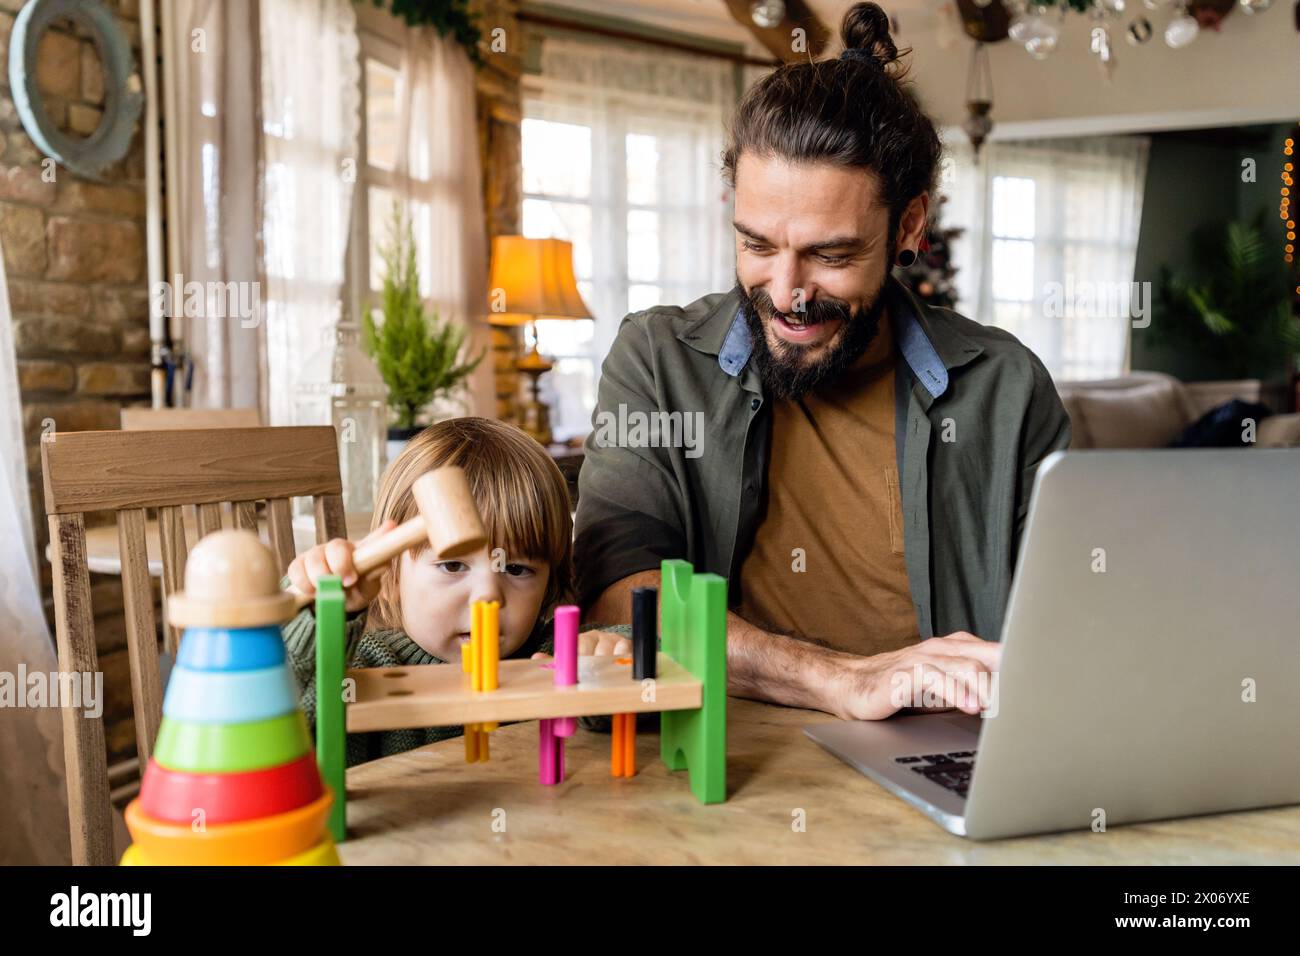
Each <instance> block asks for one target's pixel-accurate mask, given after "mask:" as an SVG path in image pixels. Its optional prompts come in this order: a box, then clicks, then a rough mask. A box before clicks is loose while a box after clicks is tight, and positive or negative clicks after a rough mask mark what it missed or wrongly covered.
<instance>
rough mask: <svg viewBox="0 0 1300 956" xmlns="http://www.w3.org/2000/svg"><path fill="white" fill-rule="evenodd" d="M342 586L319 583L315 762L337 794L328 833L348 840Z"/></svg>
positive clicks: (327, 580) (324, 580)
mask: <svg viewBox="0 0 1300 956" xmlns="http://www.w3.org/2000/svg"><path fill="white" fill-rule="evenodd" d="M343 600H344V599H343V585H342V583H341V582H340V581H339V579H338V578H336V577H324V578H321V579H320V580H319V581H317V582H316V763H317V765H318V766H319V767H320V773H321V777H322V778H323V779H324V780H325V783H326V785H327V786H328V787H329V788H330V790H331V791H332V792H333V794H334V804H333V806H331V807H330V818H329V831H330V834H331V835H332V836H333V837H334V841H335V842H336V843H340V842H342V841H343V840H345V839H346V838H347V828H348V823H347V820H348V815H347V812H348V811H347V789H346V787H345V784H344V770H345V769H346V767H347V716H346V710H345V708H344V704H343V663H344V662H343V654H344V651H345V644H344V642H345V640H346V637H345V633H344V627H343V622H344V608H343Z"/></svg>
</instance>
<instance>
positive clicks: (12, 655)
mask: <svg viewBox="0 0 1300 956" xmlns="http://www.w3.org/2000/svg"><path fill="white" fill-rule="evenodd" d="M0 540H3V541H4V542H5V547H4V548H3V549H0V673H4V674H6V675H7V676H8V679H9V680H11V681H13V682H14V687H15V688H16V689H17V690H18V692H19V693H22V691H23V689H24V688H23V687H22V685H20V684H19V683H18V681H19V676H18V669H19V667H20V666H21V667H24V668H25V669H26V671H27V672H28V673H34V672H37V671H40V672H43V673H46V674H48V673H50V672H51V671H54V670H56V669H57V668H58V661H57V657H56V655H55V653H54V644H53V642H52V641H51V640H50V634H49V630H48V628H47V627H46V625H45V613H44V611H43V610H42V609H41V593H40V584H39V578H38V577H37V574H36V551H35V541H34V539H33V535H32V509H31V498H30V497H29V490H28V484H27V455H26V452H25V449H24V441H23V424H22V406H21V404H19V399H18V371H17V366H16V362H15V360H14V339H13V330H12V328H11V327H10V313H9V288H8V284H7V282H6V280H5V273H4V256H3V255H2V254H0ZM60 719H61V718H60V714H59V711H58V709H57V708H54V707H6V708H5V709H4V710H3V711H0V768H3V769H2V770H0V813H3V820H0V865H9V866H14V865H19V864H24V865H30V864H45V865H52V864H63V865H67V864H68V863H70V862H71V857H70V855H69V848H70V846H71V844H70V843H69V842H68V805H67V796H66V794H65V792H64V784H63V747H62V740H63V733H62V725H61V722H60Z"/></svg>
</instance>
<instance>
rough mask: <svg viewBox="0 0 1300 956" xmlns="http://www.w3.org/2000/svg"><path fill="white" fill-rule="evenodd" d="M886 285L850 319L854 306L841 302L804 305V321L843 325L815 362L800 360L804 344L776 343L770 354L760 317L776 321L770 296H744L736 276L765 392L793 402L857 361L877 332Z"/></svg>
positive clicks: (759, 292)
mask: <svg viewBox="0 0 1300 956" xmlns="http://www.w3.org/2000/svg"><path fill="white" fill-rule="evenodd" d="M887 281H888V275H886V278H885V280H883V281H882V282H881V283H880V288H878V289H877V290H876V294H875V297H874V298H873V299H872V302H871V306H870V308H868V309H867V310H866V311H865V312H863V311H861V310H859V312H858V314H857V315H853V310H852V307H851V306H850V305H849V304H848V303H847V302H844V301H842V300H840V299H827V300H822V299H818V300H816V301H814V302H810V303H808V305H807V307H806V311H805V312H804V313H803V317H804V320H805V321H806V322H807V323H809V324H814V323H818V322H829V321H832V320H834V319H839V320H841V321H842V323H843V324H842V325H841V326H840V331H839V332H838V333H837V336H838V340H837V341H834V342H833V343H832V344H831V346H830V350H829V351H828V352H827V353H826V354H825V355H823V356H822V357H821V358H819V359H817V360H816V361H814V362H809V361H807V360H806V359H805V357H804V356H805V354H806V353H807V352H808V351H809V350H808V348H807V347H806V346H801V345H795V344H793V343H790V342H786V341H783V340H778V341H777V347H776V349H775V350H774V349H773V348H772V347H771V346H770V345H769V344H768V341H767V333H766V331H765V329H764V327H763V326H764V322H763V317H767V319H768V321H775V320H774V319H773V316H775V315H777V314H778V313H777V310H776V307H775V306H774V305H773V304H772V298H771V296H769V295H768V294H767V290H765V289H755V290H754V291H753V292H752V293H746V292H745V287H744V285H743V284H741V282H740V278H739V276H737V278H736V288H737V290H738V291H739V293H740V295H741V298H743V299H745V300H746V301H745V321H746V323H747V324H748V325H749V332H750V338H751V339H752V341H753V343H754V361H755V364H756V367H757V369H758V374H759V377H760V378H761V379H762V380H763V385H764V387H765V388H766V390H767V391H768V392H769V393H771V394H772V395H774V396H775V397H777V398H784V399H794V400H796V401H797V400H798V399H801V398H803V397H804V396H805V395H806V394H808V393H809V392H810V391H812V390H813V389H815V388H817V387H818V386H820V385H823V384H825V383H826V382H829V381H832V380H834V379H835V378H837V377H839V375H840V374H841V373H843V372H844V370H845V369H847V368H848V367H849V366H850V365H852V364H853V363H854V362H856V361H857V360H858V359H859V358H860V357H861V356H862V353H864V352H865V351H866V350H867V347H868V346H870V345H871V343H872V341H873V340H874V339H875V337H876V332H877V331H878V330H879V328H880V321H881V317H882V316H883V315H884V312H885V283H886V282H887ZM779 314H781V315H784V313H779Z"/></svg>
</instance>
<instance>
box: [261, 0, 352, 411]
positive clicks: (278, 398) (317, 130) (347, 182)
mask: <svg viewBox="0 0 1300 956" xmlns="http://www.w3.org/2000/svg"><path fill="white" fill-rule="evenodd" d="M260 21H261V71H262V83H261V87H262V89H261V107H262V136H263V143H264V146H263V150H264V156H263V162H264V170H265V177H264V182H263V191H264V196H263V202H262V217H263V222H262V242H263V258H264V269H265V274H266V284H265V288H264V289H263V298H264V308H265V312H266V340H267V369H268V376H267V386H268V388H267V392H268V407H269V420H268V424H271V425H292V424H294V423H295V422H294V409H293V396H294V386H295V384H296V382H297V372H298V369H299V368H301V366H302V364H303V362H304V360H305V359H307V358H308V357H309V356H310V355H312V354H313V353H314V352H316V350H317V349H319V348H320V347H321V345H322V344H323V343H324V337H325V336H326V335H327V334H328V333H329V331H330V330H331V329H332V328H333V327H334V323H335V322H336V321H337V319H338V317H339V302H340V301H341V298H342V295H343V287H344V279H345V269H344V257H345V253H346V250H347V242H348V228H349V222H350V213H351V208H352V189H353V185H354V183H355V181H356V178H357V177H356V164H357V134H358V130H359V127H360V112H359V111H360V101H361V92H360V90H361V86H360V84H361V67H360V60H359V58H358V50H359V44H358V41H357V32H356V13H355V11H354V10H353V9H352V3H351V0H269V2H263V3H262V4H261V17H260ZM354 318H355V316H354Z"/></svg>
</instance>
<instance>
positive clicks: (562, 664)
mask: <svg viewBox="0 0 1300 956" xmlns="http://www.w3.org/2000/svg"><path fill="white" fill-rule="evenodd" d="M579 613H580V612H579V609H578V608H577V606H576V605H573V604H562V605H560V606H559V607H557V608H556V609H555V686H556V687H565V686H572V685H573V684H576V683H578V615H579ZM577 732H578V721H577V719H576V718H574V717H557V718H556V719H555V735H556V736H557V737H560V738H564V737H572V736H573V735H574V734H575V733H577ZM563 746H564V745H563V742H562V741H561V743H560V747H561V748H563ZM563 752H564V751H563V749H561V751H560V753H561V754H563ZM562 762H563V757H561V763H562ZM560 779H561V780H563V779H564V773H563V771H561V773H560Z"/></svg>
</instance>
